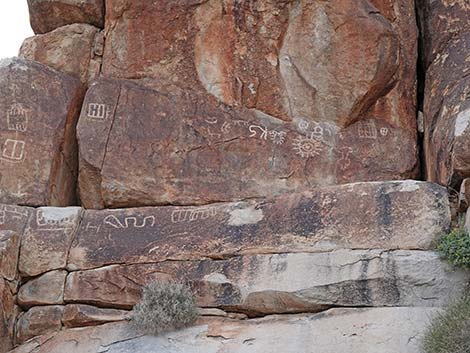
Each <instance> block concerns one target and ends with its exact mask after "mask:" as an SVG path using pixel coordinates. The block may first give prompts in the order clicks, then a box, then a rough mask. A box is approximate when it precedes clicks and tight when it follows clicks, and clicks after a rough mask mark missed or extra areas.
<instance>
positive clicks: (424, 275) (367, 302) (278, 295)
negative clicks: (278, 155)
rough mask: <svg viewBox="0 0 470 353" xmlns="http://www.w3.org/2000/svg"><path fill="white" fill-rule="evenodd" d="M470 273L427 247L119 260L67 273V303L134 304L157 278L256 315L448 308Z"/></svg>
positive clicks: (207, 303) (208, 302) (204, 300)
mask: <svg viewBox="0 0 470 353" xmlns="http://www.w3.org/2000/svg"><path fill="white" fill-rule="evenodd" d="M469 278H470V277H469V276H468V274H465V273H464V272H460V271H457V272H454V271H452V269H451V268H449V267H448V266H447V265H446V264H445V263H444V262H441V260H439V258H438V256H437V255H435V254H434V253H432V252H423V251H391V252H388V251H381V250H370V251H361V250H340V251H333V252H328V253H318V254H307V253H299V254H277V255H252V256H240V257H234V258H230V259H228V260H219V261H213V260H203V261H170V262H163V263H158V264H141V265H126V266H124V265H113V266H108V267H104V268H100V269H96V270H87V271H77V272H73V273H71V274H70V275H69V276H68V277H67V281H66V289H65V301H66V302H76V303H89V304H93V305H97V306H100V307H111V308H113V307H114V308H123V309H131V308H132V306H133V305H135V304H136V303H137V302H138V300H139V299H140V291H141V287H142V286H143V285H145V284H146V283H148V282H150V281H154V280H158V281H161V280H171V279H173V280H185V281H188V282H189V283H191V285H192V286H193V289H194V292H195V294H196V297H197V301H198V304H199V305H200V306H202V307H220V308H222V309H229V310H230V311H237V312H244V313H246V314H248V315H251V316H256V315H264V314H272V313H289V312H315V311H321V310H324V309H325V308H327V307H329V306H441V305H444V304H445V303H447V302H448V301H449V300H451V299H452V298H455V297H456V296H457V295H459V293H460V292H461V291H462V290H463V289H464V286H465V281H466V280H468V279H469Z"/></svg>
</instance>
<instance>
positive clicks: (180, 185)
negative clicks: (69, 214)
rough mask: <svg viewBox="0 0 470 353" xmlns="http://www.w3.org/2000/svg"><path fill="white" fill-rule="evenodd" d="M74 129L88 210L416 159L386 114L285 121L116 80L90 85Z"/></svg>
mask: <svg viewBox="0 0 470 353" xmlns="http://www.w3.org/2000/svg"><path fill="white" fill-rule="evenodd" d="M149 117H151V118H149ZM304 123H305V124H304ZM77 135H78V139H79V153H80V157H79V158H80V176H79V189H80V197H81V200H82V202H83V205H84V206H85V207H86V208H105V207H106V208H116V207H128V206H154V205H160V204H205V203H210V202H217V201H233V200H240V199H246V198H252V197H264V196H271V195H275V194H280V193H286V192H292V191H299V190H302V189H310V188H311V187H312V186H314V185H316V184H335V183H344V182H348V181H358V180H390V179H401V178H406V177H409V176H412V175H414V174H413V173H410V171H411V170H413V169H414V166H415V159H414V157H413V156H414V153H415V152H414V148H415V143H414V136H412V135H414V132H413V133H412V134H410V133H409V131H408V130H406V129H401V128H395V127H393V126H392V125H391V124H389V123H388V122H385V121H376V120H373V119H367V120H361V121H357V122H352V123H351V125H349V126H348V127H346V128H344V129H339V128H338V127H337V126H335V125H333V124H332V123H329V122H321V123H318V124H314V123H312V122H309V121H307V120H303V123H302V122H301V121H300V120H298V121H296V122H283V121H281V120H279V119H276V118H272V117H269V116H267V115H265V114H262V113H260V112H256V111H254V110H253V109H245V108H243V107H239V108H229V107H226V106H222V105H217V104H216V103H215V102H214V101H213V100H208V99H206V98H204V97H202V98H198V97H197V96H195V95H192V96H191V97H189V98H187V99H186V98H185V99H182V98H181V99H180V98H176V97H174V96H172V95H166V94H162V93H159V92H157V91H153V90H150V89H146V88H142V87H139V86H136V85H132V84H129V83H123V82H117V81H100V82H99V83H97V84H95V85H92V87H91V88H90V90H89V91H88V93H87V95H86V99H85V102H84V108H83V109H82V114H81V117H80V121H79V124H78V127H77ZM392 145H393V146H394V147H393V148H392V147H391V146H392ZM410 146H412V147H410ZM410 148H411V149H412V150H413V151H411V150H410ZM404 155H406V156H411V157H410V158H411V159H409V160H408V159H407V158H403V156H404Z"/></svg>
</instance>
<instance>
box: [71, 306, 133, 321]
mask: <svg viewBox="0 0 470 353" xmlns="http://www.w3.org/2000/svg"><path fill="white" fill-rule="evenodd" d="M128 317H129V312H128V311H125V310H116V309H100V308H97V307H94V306H91V305H83V304H78V305H77V304H70V305H66V306H65V308H64V315H63V317H62V323H63V324H64V326H65V327H85V326H95V325H100V324H104V323H106V322H113V321H124V320H127V319H128Z"/></svg>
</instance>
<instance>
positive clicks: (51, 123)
mask: <svg viewBox="0 0 470 353" xmlns="http://www.w3.org/2000/svg"><path fill="white" fill-rule="evenodd" d="M82 96H83V90H82V86H81V84H80V82H79V81H78V80H76V79H74V78H72V77H70V76H68V75H65V74H61V73H59V72H57V71H55V70H52V69H50V68H47V67H46V66H43V65H40V64H37V63H34V62H30V61H26V60H21V59H7V60H3V61H1V62H0V111H1V112H2V116H1V117H2V118H1V123H0V202H4V203H10V204H23V205H31V206H41V205H57V206H64V205H68V204H71V203H73V202H74V200H75V195H74V193H73V192H71V190H73V189H74V187H75V181H76V173H77V158H76V142H75V124H76V121H77V117H78V111H79V109H80V106H81V100H82Z"/></svg>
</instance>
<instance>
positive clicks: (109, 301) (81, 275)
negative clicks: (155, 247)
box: [64, 266, 171, 309]
mask: <svg viewBox="0 0 470 353" xmlns="http://www.w3.org/2000/svg"><path fill="white" fill-rule="evenodd" d="M170 278H171V275H168V274H166V273H159V272H158V271H155V268H154V267H152V266H139V267H127V266H109V267H104V268H100V269H96V270H91V271H76V272H72V273H70V274H69V275H68V277H67V281H66V285H65V296H64V299H65V301H66V302H67V303H86V304H92V305H96V306H100V307H108V308H118V309H132V307H133V306H134V305H135V304H136V303H137V301H138V300H139V299H140V295H141V290H142V287H143V286H144V285H145V284H147V283H149V282H151V281H156V280H168V279H170Z"/></svg>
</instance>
